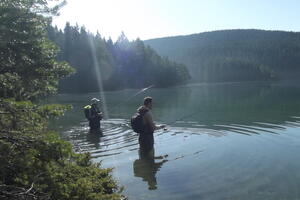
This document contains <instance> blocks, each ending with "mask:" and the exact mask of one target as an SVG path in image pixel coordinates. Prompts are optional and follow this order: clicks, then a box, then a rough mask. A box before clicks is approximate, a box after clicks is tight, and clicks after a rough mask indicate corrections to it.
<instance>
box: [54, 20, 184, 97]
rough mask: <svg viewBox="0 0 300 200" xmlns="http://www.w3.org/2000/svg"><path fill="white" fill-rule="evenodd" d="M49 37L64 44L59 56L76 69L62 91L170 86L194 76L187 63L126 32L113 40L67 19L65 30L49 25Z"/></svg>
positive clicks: (64, 81)
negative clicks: (171, 57)
mask: <svg viewBox="0 0 300 200" xmlns="http://www.w3.org/2000/svg"><path fill="white" fill-rule="evenodd" d="M48 37H49V38H50V39H51V40H52V41H53V42H54V43H56V44H57V45H58V47H59V48H60V52H59V54H58V56H57V59H58V60H59V61H67V62H68V63H70V64H71V66H72V67H74V68H75V69H76V73H75V74H74V75H72V76H71V77H68V78H66V79H65V80H62V81H60V85H59V89H60V92H80V93H85V92H96V91H99V90H100V89H105V90H118V89H124V88H144V87H148V86H150V85H155V87H167V86H173V85H177V84H182V83H185V82H186V81H187V80H189V78H190V75H189V72H188V70H187V68H186V66H184V65H183V64H179V63H175V62H172V61H170V60H169V59H167V58H163V57H161V56H160V55H158V54H157V53H156V52H155V51H154V50H153V49H152V48H150V47H149V46H146V45H144V42H143V41H141V40H139V39H136V40H134V41H129V40H128V39H127V38H126V36H125V34H124V33H122V34H121V35H120V37H119V38H118V40H117V41H116V42H113V41H112V40H111V39H108V40H107V39H105V38H102V37H101V35H100V34H99V33H97V34H93V33H90V32H88V31H87V30H86V29H85V28H84V27H78V26H71V25H70V24H69V23H67V24H66V26H65V28H64V30H58V29H57V28H55V27H52V26H49V27H48ZM166 77H168V78H167V79H166Z"/></svg>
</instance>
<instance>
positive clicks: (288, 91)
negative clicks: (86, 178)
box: [49, 83, 300, 200]
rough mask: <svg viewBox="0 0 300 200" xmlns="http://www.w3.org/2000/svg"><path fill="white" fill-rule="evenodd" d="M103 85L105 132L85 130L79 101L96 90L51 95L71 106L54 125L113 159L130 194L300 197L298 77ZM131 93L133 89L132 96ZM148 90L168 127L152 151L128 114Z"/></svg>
mask: <svg viewBox="0 0 300 200" xmlns="http://www.w3.org/2000/svg"><path fill="white" fill-rule="evenodd" d="M137 92H138V90H124V91H116V92H105V93H104V96H105V100H106V106H105V105H102V107H103V108H102V109H103V110H106V114H107V119H104V120H102V124H101V126H102V131H103V136H100V135H97V134H96V135H95V134H89V133H88V124H87V121H86V120H85V118H84V114H83V110H82V108H83V106H85V105H86V104H88V103H89V99H91V98H92V97H97V98H101V95H100V94H99V93H93V94H84V95H82V94H62V95H58V96H56V97H53V98H51V99H49V103H54V102H55V103H62V104H72V105H73V106H74V109H73V110H72V111H69V112H67V113H66V115H65V116H64V117H62V118H60V119H59V120H56V121H54V122H53V123H52V124H51V126H53V127H54V128H55V129H57V130H58V131H59V132H60V133H61V136H62V137H63V138H64V139H65V140H68V141H70V142H71V143H72V144H74V148H75V150H76V151H80V152H90V153H91V155H92V156H93V158H94V161H95V162H100V161H101V162H102V166H103V167H113V168H114V170H113V176H114V178H115V179H116V180H117V181H118V182H119V184H120V185H122V186H124V187H125V190H124V194H125V195H126V196H128V197H129V199H136V200H141V199H151V200H153V199H205V200H207V199H212V200H214V199H243V200H245V199H251V200H252V199H263V200H266V199H272V200H274V199H280V200H281V199H300V160H299V158H300V156H299V153H300V85H295V84H276V83H272V84H270V83H233V84H211V85H203V84H199V85H187V86H179V87H174V88H166V89H156V88H151V89H149V90H146V91H145V92H143V93H141V94H138V95H136V96H134V95H135V94H136V93H137ZM133 96H134V97H133ZM145 96H152V97H153V98H154V102H153V103H154V104H153V115H154V119H155V121H156V122H157V123H164V124H169V126H168V130H166V131H163V130H161V131H157V132H156V133H155V156H163V158H160V159H144V158H140V157H139V154H138V149H139V146H138V136H137V134H136V133H134V132H133V131H132V130H131V128H130V126H129V119H130V117H131V116H132V114H133V113H134V112H135V110H136V108H137V107H138V106H139V105H140V104H141V103H142V100H143V98H144V97H145Z"/></svg>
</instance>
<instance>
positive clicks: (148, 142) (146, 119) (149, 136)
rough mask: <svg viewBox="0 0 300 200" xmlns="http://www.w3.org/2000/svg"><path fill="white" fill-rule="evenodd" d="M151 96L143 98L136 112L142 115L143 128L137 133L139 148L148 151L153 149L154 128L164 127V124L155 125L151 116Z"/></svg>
mask: <svg viewBox="0 0 300 200" xmlns="http://www.w3.org/2000/svg"><path fill="white" fill-rule="evenodd" d="M151 110H152V97H145V98H144V105H143V106H140V107H139V108H138V110H137V111H138V113H140V114H141V115H142V116H143V125H144V126H143V130H142V131H141V132H140V133H139V144H140V150H141V151H143V152H150V151H151V150H152V149H153V145H154V137H153V133H154V131H155V130H158V129H162V128H165V126H166V125H156V124H155V123H154V121H153V116H152V112H151Z"/></svg>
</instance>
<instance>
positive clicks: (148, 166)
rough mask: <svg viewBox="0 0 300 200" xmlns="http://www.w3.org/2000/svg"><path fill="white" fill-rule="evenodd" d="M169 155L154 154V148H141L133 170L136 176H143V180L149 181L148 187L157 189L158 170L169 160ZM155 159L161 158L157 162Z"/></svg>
mask: <svg viewBox="0 0 300 200" xmlns="http://www.w3.org/2000/svg"><path fill="white" fill-rule="evenodd" d="M167 156H168V155H164V156H157V157H155V156H154V149H152V150H150V151H144V150H143V149H140V150H139V159H137V160H135V161H134V163H133V172H134V176H135V177H141V178H143V181H147V182H148V186H149V187H148V189H149V190H155V189H156V188H157V186H156V185H157V182H156V177H155V175H156V172H157V171H158V170H159V169H160V168H161V167H162V165H163V164H164V163H165V162H167V161H168V160H167V159H166V157H167ZM155 159H159V160H160V161H159V162H155Z"/></svg>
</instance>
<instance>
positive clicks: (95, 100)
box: [91, 98, 100, 104]
mask: <svg viewBox="0 0 300 200" xmlns="http://www.w3.org/2000/svg"><path fill="white" fill-rule="evenodd" d="M91 102H92V104H94V103H98V102H100V100H99V99H97V98H92V99H91Z"/></svg>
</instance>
